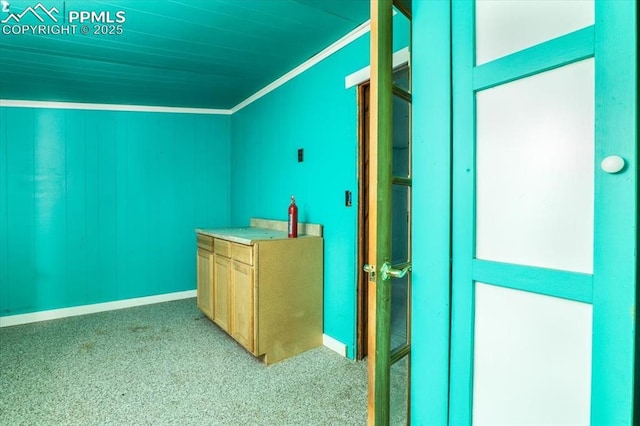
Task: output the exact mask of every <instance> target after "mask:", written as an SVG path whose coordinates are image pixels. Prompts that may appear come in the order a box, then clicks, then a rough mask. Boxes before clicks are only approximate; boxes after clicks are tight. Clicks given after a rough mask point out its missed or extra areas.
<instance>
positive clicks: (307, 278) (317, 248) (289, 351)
mask: <svg viewBox="0 0 640 426" xmlns="http://www.w3.org/2000/svg"><path fill="white" fill-rule="evenodd" d="M225 232H227V233H229V234H228V235H227V234H226V233H225ZM273 234H274V233H273V232H269V233H266V234H265V236H264V238H265V239H260V236H261V235H262V234H258V237H257V238H256V237H255V235H254V234H251V235H252V236H253V237H252V238H236V237H234V235H233V233H232V230H210V231H208V230H198V234H197V236H198V280H197V283H198V292H197V294H198V307H199V308H200V310H202V312H203V313H204V314H205V315H206V316H207V317H208V318H210V319H212V320H213V321H214V322H215V323H216V324H217V325H218V326H219V327H220V328H221V329H223V330H224V331H226V332H227V333H228V334H229V335H231V336H232V337H233V338H234V339H235V340H236V341H237V342H238V343H240V344H241V345H242V346H243V347H244V348H246V349H247V350H248V351H249V352H251V353H252V354H254V355H255V356H264V361H265V362H266V363H267V364H271V363H274V362H277V361H280V360H282V359H285V358H288V357H290V356H292V355H295V354H297V353H300V352H303V351H305V350H308V349H311V348H313V347H316V346H319V345H321V344H322V282H323V266H322V265H323V260H322V252H323V240H322V238H321V237H319V236H304V237H300V238H295V239H288V238H286V234H284V238H282V236H281V235H280V233H275V235H276V237H274V236H273ZM267 237H268V238H267ZM227 238H228V239H227ZM238 241H241V242H238ZM203 246H206V247H210V248H211V252H207V253H206V256H204V257H203V256H201V252H203V251H206V250H203V248H202V247H203ZM205 259H206V264H207V266H206V267H205V266H204V265H205ZM209 265H211V266H209ZM201 287H202V288H201ZM205 298H207V299H208V300H201V299H205ZM209 307H210V308H209Z"/></svg>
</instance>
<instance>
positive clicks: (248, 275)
mask: <svg viewBox="0 0 640 426" xmlns="http://www.w3.org/2000/svg"><path fill="white" fill-rule="evenodd" d="M231 277H232V278H231V288H232V298H231V300H232V309H231V315H232V319H231V335H232V336H233V338H234V339H236V340H237V341H238V342H239V343H240V344H241V345H242V346H244V347H245V348H247V349H248V350H249V351H250V352H253V351H254V344H253V343H254V338H253V337H254V328H253V324H254V311H253V309H254V290H253V288H254V282H253V268H252V267H251V266H249V265H245V264H244V263H240V262H237V261H235V260H234V261H233V270H232V275H231Z"/></svg>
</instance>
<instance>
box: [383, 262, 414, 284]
mask: <svg viewBox="0 0 640 426" xmlns="http://www.w3.org/2000/svg"><path fill="white" fill-rule="evenodd" d="M410 270H411V263H402V264H400V265H396V266H391V264H390V263H389V262H384V264H382V267H381V268H380V277H381V278H382V279H383V280H385V281H386V280H388V279H390V278H402V277H404V276H405V275H407V272H409V271H410Z"/></svg>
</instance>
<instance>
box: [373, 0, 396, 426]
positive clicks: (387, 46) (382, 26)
mask: <svg viewBox="0 0 640 426" xmlns="http://www.w3.org/2000/svg"><path fill="white" fill-rule="evenodd" d="M392 19H393V2H392V0H380V1H372V2H371V99H370V126H371V130H370V133H369V134H370V135H371V136H370V137H371V139H370V141H371V150H370V153H369V164H370V167H371V169H370V173H369V246H370V247H369V259H368V261H367V263H368V264H369V265H373V266H374V269H375V275H374V276H373V279H374V280H375V285H374V288H373V289H372V288H370V289H369V295H370V296H371V295H373V296H374V297H373V299H372V300H371V301H370V302H369V315H370V316H369V324H374V327H375V330H373V333H374V334H373V337H374V339H373V341H371V340H370V341H369V361H368V362H369V410H368V411H369V423H370V424H376V425H385V424H388V423H389V416H390V404H389V401H390V388H389V386H390V374H391V368H390V367H391V359H390V355H391V338H390V322H391V283H390V280H389V279H386V280H384V279H382V274H381V273H380V269H381V267H382V265H383V264H384V263H385V262H391V226H390V225H391V184H392V178H393V175H392V159H393V129H392V123H393V62H392V51H393V50H392V41H393V40H392V37H393V31H392ZM370 284H373V280H372V279H371V278H370ZM369 334H370V336H371V335H372V330H371V329H369Z"/></svg>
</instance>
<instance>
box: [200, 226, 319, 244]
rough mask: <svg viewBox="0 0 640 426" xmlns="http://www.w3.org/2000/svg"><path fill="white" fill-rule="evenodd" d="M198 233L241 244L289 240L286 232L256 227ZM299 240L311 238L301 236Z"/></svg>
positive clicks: (201, 231)
mask: <svg viewBox="0 0 640 426" xmlns="http://www.w3.org/2000/svg"><path fill="white" fill-rule="evenodd" d="M196 232H197V233H199V234H203V235H208V236H210V237H213V238H220V239H223V240H228V241H233V242H234V243H240V244H254V243H256V242H258V241H265V240H286V239H288V237H287V233H286V232H283V231H276V230H273V229H266V228H256V227H244V228H215V229H196ZM299 238H309V237H308V236H305V235H301V236H299Z"/></svg>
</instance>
